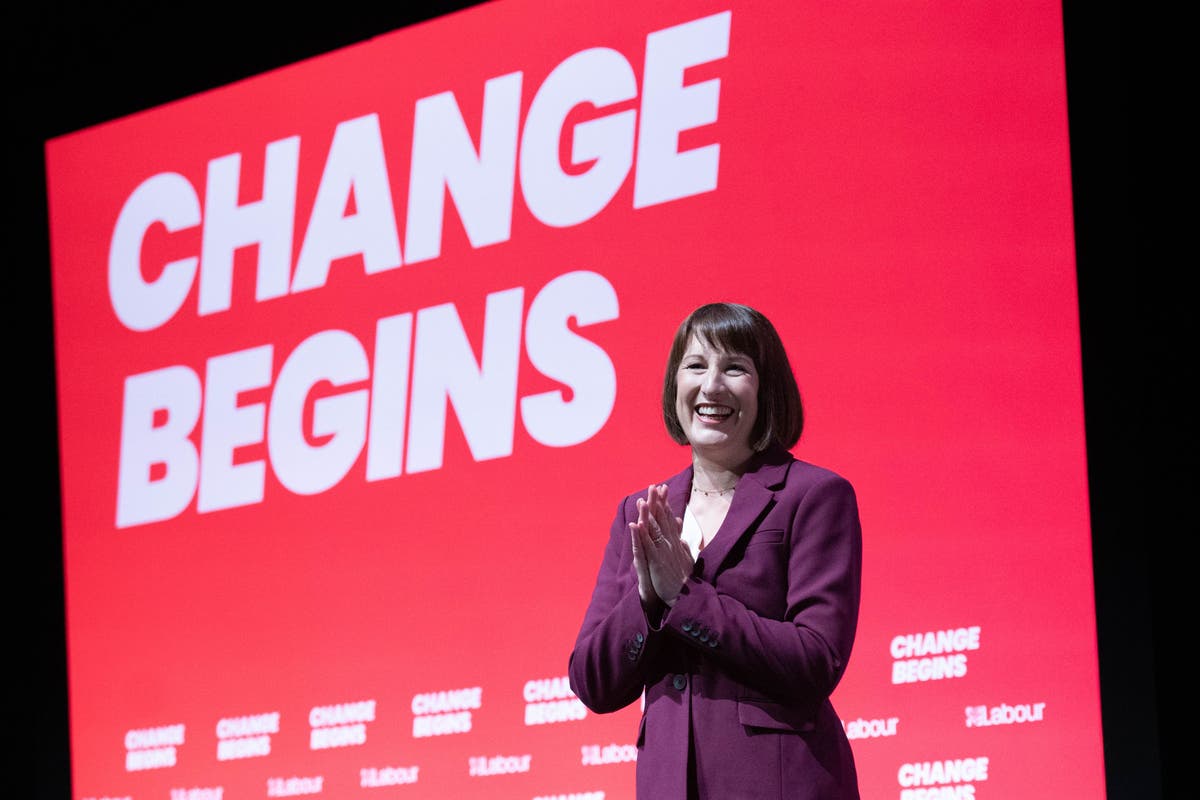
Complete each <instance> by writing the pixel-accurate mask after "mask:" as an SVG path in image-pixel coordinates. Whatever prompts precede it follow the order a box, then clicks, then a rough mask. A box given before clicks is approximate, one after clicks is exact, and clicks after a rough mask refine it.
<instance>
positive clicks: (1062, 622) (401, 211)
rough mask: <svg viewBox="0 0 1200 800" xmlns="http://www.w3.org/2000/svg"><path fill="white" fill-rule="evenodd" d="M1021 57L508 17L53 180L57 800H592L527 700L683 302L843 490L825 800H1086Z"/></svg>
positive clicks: (947, 30)
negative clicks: (753, 334)
mask: <svg viewBox="0 0 1200 800" xmlns="http://www.w3.org/2000/svg"><path fill="white" fill-rule="evenodd" d="M1062 49H1063V48H1062V27H1061V13H1060V9H1059V7H1058V5H1057V4H1056V3H1033V4H1025V5H1023V6H1021V7H1019V8H1014V7H1003V8H1001V7H997V6H995V5H994V4H989V3H967V4H962V3H928V4H917V5H913V4H907V3H903V4H884V5H879V4H862V5H859V4H837V5H836V6H834V7H829V6H828V5H827V4H798V5H796V6H789V7H787V8H786V9H784V8H772V9H767V8H765V7H763V4H753V3H723V4H714V3H708V2H688V3H659V4H651V5H647V4H635V3H622V4H618V5H616V6H614V5H613V4H612V3H603V4H602V3H585V4H578V3H577V4H569V5H565V6H561V7H560V6H557V5H550V6H547V5H546V4H540V3H533V2H518V1H515V0H514V1H513V2H508V1H507V0H506V2H500V3H493V4H487V5H484V6H479V7H476V8H472V9H469V10H467V11H464V12H461V13H457V14H453V15H450V16H448V17H444V18H441V19H438V20H434V21H433V22H430V23H427V24H422V25H417V26H414V27H412V28H407V29H404V30H401V31H397V32H395V33H391V34H388V35H384V36H380V37H378V38H375V39H372V40H370V41H368V42H365V43H363V44H361V45H357V46H354V47H350V48H347V49H345V50H341V51H338V52H335V53H331V54H328V55H325V56H322V57H319V58H315V59H312V60H309V61H305V62H302V63H299V64H295V65H291V66H288V67H285V68H283V69H279V70H275V71H273V72H270V73H267V74H264V75H261V76H258V77H254V78H251V79H249V80H246V81H242V82H240V83H237V84H234V85H231V86H228V87H225V88H222V89H219V90H216V91H212V92H208V93H205V94H203V95H199V96H196V97H191V98H187V99H185V100H181V101H178V102H175V103H171V104H168V105H165V106H162V107H159V108H155V109H152V110H150V111H147V112H144V113H140V114H135V115H133V116H130V117H126V118H124V119H120V120H116V121H114V122H111V123H107V124H104V125H99V126H96V127H94V128H90V129H87V130H84V131H80V132H78V133H75V134H71V135H67V136H63V137H61V138H58V139H55V140H53V141H51V142H49V143H48V145H47V171H48V176H47V181H48V192H49V202H50V215H51V216H50V222H51V239H52V261H53V283H54V299H55V319H56V337H57V339H56V341H57V358H58V370H59V418H60V425H59V428H60V438H61V463H62V482H63V498H64V500H63V503H64V518H63V524H64V540H65V568H66V588H67V615H68V649H69V677H70V704H71V741H72V763H73V770H74V781H73V783H74V787H75V794H76V797H77V798H88V799H92V798H95V799H96V800H99V798H126V797H128V798H139V799H141V798H164V797H169V798H171V800H207V799H208V798H221V797H224V798H240V797H264V796H267V797H278V796H293V795H302V794H316V793H320V794H326V795H334V796H337V797H384V796H389V797H390V796H395V797H430V798H444V797H461V796H484V797H496V798H547V797H560V796H566V797H581V798H582V797H588V798H599V797H606V798H609V799H610V800H612V798H624V797H631V796H632V776H633V764H632V761H631V758H632V744H633V740H634V736H635V734H636V726H637V718H638V714H639V713H640V711H639V709H638V708H637V706H636V704H635V706H633V707H630V708H628V709H626V710H624V711H622V712H619V713H616V714H613V715H608V716H597V715H594V714H591V713H585V712H584V710H583V708H582V706H580V705H579V704H578V703H577V701H575V700H574V699H573V697H572V696H571V695H570V694H569V690H566V689H565V687H564V683H565V677H564V676H565V674H566V659H567V655H568V653H569V650H570V647H571V645H572V642H573V640H574V636H575V633H576V630H577V626H578V624H579V622H580V621H581V619H582V614H583V611H584V607H585V604H586V602H587V599H588V597H589V595H590V591H591V587H592V582H593V579H594V576H595V570H596V568H597V567H598V565H599V559H600V556H601V550H602V548H603V545H604V543H605V539H606V536H607V531H608V526H609V522H610V521H611V516H612V513H613V511H614V509H615V507H616V503H617V500H618V499H619V498H620V497H621V496H623V495H624V494H626V493H628V492H630V491H634V490H637V489H638V488H639V487H641V486H644V485H646V484H647V483H649V482H650V481H653V480H660V479H662V478H665V477H666V476H668V475H670V474H673V473H674V472H676V471H678V470H679V469H680V468H682V467H683V466H684V465H685V464H686V461H687V457H688V456H687V452H686V450H685V449H683V448H680V447H678V446H677V445H675V444H674V443H672V442H671V441H670V439H669V438H668V437H667V435H666V433H665V431H664V430H663V427H662V423H661V420H660V418H659V411H658V391H659V385H660V380H661V373H662V369H663V364H664V362H665V358H666V349H667V345H668V343H669V340H670V337H671V335H672V333H673V331H674V328H675V325H676V324H677V323H678V322H679V321H680V319H682V317H683V316H684V315H686V313H687V312H688V311H689V310H691V309H692V308H693V307H695V306H696V305H698V304H700V303H703V302H708V301H711V300H718V299H723V300H733V301H738V302H745V303H748V304H750V305H753V306H755V307H757V308H759V309H760V310H762V311H763V312H764V313H766V314H767V316H768V317H770V318H771V319H772V320H773V321H774V322H775V324H776V326H777V327H778V328H779V330H780V333H781V334H782V336H783V338H784V341H785V343H786V345H787V347H788V351H789V354H790V357H791V359H792V362H793V366H794V367H795V370H796V373H797V377H798V381H799V384H800V388H801V392H802V395H803V397H804V399H805V404H806V410H807V412H808V425H807V428H806V431H805V435H804V438H803V439H802V440H801V442H800V444H799V445H798V446H797V447H796V448H795V453H796V454H797V456H799V457H800V458H804V459H806V460H810V461H814V462H816V463H819V464H822V465H824V466H827V467H830V468H833V469H835V470H837V471H838V472H841V473H842V474H844V475H845V476H846V477H848V478H849V479H850V480H851V482H852V483H853V484H854V485H855V487H856V489H857V491H858V495H859V500H860V504H861V512H862V520H863V528H864V548H865V557H864V576H863V584H864V594H863V607H862V615H861V619H860V626H859V634H858V639H857V642H856V645H855V650H854V653H853V656H852V658H851V662H850V667H849V671H848V673H847V675H846V678H845V680H844V681H843V683H842V685H841V686H840V687H839V689H838V690H837V694H836V695H835V698H834V701H835V706H836V707H837V709H838V711H839V712H840V714H841V716H842V718H843V720H844V721H845V723H846V725H847V729H848V732H849V733H850V735H851V737H852V739H853V741H852V743H853V746H854V750H855V754H856V757H857V760H858V765H859V771H860V776H861V784H862V788H863V793H864V796H865V797H897V798H901V800H923V799H924V798H932V797H938V798H942V797H947V796H951V795H952V796H954V797H956V798H964V797H968V798H969V797H977V798H1008V797H1016V796H1019V797H1025V798H1059V797H1063V796H1073V797H1099V796H1102V795H1103V792H1104V789H1103V765H1102V755H1101V750H1102V749H1101V733H1100V714H1099V686H1098V678H1097V660H1096V643H1095V622H1094V611H1093V604H1092V596H1093V595H1092V579H1091V574H1092V573H1091V561H1090V543H1089V542H1090V540H1089V521H1088V515H1087V485H1086V472H1085V448H1084V435H1083V405H1082V389H1081V375H1080V356H1079V325H1078V317H1077V304H1076V296H1075V272H1074V258H1073V242H1072V234H1071V230H1072V228H1071V222H1072V221H1071V212H1070V209H1071V204H1070V200H1071V197H1070V172H1069V158H1068V147H1067V144H1068V143H1067V124H1066V101H1065V80H1064V67H1063V52H1062ZM1064 764H1065V765H1070V768H1069V769H1064V768H1063V765H1064Z"/></svg>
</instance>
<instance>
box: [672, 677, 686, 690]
mask: <svg viewBox="0 0 1200 800" xmlns="http://www.w3.org/2000/svg"><path fill="white" fill-rule="evenodd" d="M671 685H672V686H674V687H675V688H676V689H678V690H679V691H681V692H682V691H683V688H684V687H685V686H687V676H686V675H676V676H675V678H674V680H672V681H671Z"/></svg>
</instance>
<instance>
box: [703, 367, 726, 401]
mask: <svg viewBox="0 0 1200 800" xmlns="http://www.w3.org/2000/svg"><path fill="white" fill-rule="evenodd" d="M701 388H702V389H704V393H705V394H706V395H709V396H712V395H714V394H720V392H721V391H722V390H723V389H724V388H725V381H724V376H723V375H722V374H721V370H719V369H710V370H708V372H706V373H704V383H703V384H701Z"/></svg>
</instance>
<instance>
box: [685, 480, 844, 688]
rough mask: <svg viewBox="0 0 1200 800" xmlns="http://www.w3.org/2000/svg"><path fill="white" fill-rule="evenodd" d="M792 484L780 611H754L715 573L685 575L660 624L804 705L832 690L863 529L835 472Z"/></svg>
mask: <svg viewBox="0 0 1200 800" xmlns="http://www.w3.org/2000/svg"><path fill="white" fill-rule="evenodd" d="M800 491H801V492H802V494H801V496H800V497H799V500H798V503H796V505H795V512H794V514H793V515H792V517H791V522H790V530H789V531H787V533H786V547H787V554H786V558H787V570H786V574H787V578H786V586H781V587H780V590H781V591H783V592H785V593H786V595H785V598H786V599H785V604H784V605H783V606H782V607H783V608H784V612H783V614H782V619H774V618H768V617H767V616H763V615H761V614H759V613H756V612H755V611H753V610H751V609H749V608H747V606H746V605H745V604H744V603H742V602H741V601H739V600H738V598H737V597H734V596H731V595H729V594H726V593H723V592H722V591H721V589H720V588H719V586H720V576H719V575H718V576H717V578H716V583H717V585H716V586H714V585H713V584H712V583H708V582H706V581H704V580H702V579H700V578H699V577H697V576H693V577H691V578H689V579H688V580H687V582H686V583H685V584H684V587H683V590H682V592H681V593H680V595H679V597H678V599H677V601H676V603H675V605H674V606H673V607H672V608H671V609H670V610H669V611H668V612H667V614H666V615H665V616H664V618H663V621H662V627H663V630H664V631H667V632H669V635H672V636H674V637H677V638H679V639H682V640H684V641H685V642H687V643H688V644H689V645H690V646H692V647H697V648H700V649H701V650H703V651H704V652H705V653H706V655H707V656H708V657H709V658H713V659H715V660H716V661H717V662H718V663H720V664H722V666H723V667H724V670H725V671H727V672H728V673H730V674H732V675H736V676H737V677H738V679H739V680H740V682H742V683H744V684H745V685H747V686H751V687H754V688H755V689H757V690H759V691H761V692H762V693H763V694H764V695H766V696H768V697H772V698H774V699H776V700H778V701H780V702H786V703H792V704H797V705H800V706H802V707H809V708H813V707H815V706H816V705H819V704H820V703H822V702H824V700H826V699H828V697H829V695H831V694H832V693H833V690H834V688H836V686H837V684H838V681H840V680H841V677H842V674H843V672H844V671H845V668H846V662H847V660H848V659H849V657H850V649H851V646H852V645H853V643H854V635H855V631H856V628H857V624H858V609H859V598H860V590H861V586H860V582H861V574H862V529H861V525H860V522H859V513H858V502H857V499H856V497H855V493H854V489H853V487H852V486H851V485H850V483H849V482H848V481H847V480H845V479H844V478H842V477H841V476H839V475H837V474H836V473H832V472H824V473H823V475H822V476H821V477H820V478H819V479H817V480H816V481H814V482H813V483H812V484H811V485H808V486H807V487H806V488H805V489H801V490H800ZM793 502H795V501H793ZM697 629H699V630H701V631H702V632H703V634H702V637H697V636H696V634H695V632H696V630H697ZM714 642H715V644H714Z"/></svg>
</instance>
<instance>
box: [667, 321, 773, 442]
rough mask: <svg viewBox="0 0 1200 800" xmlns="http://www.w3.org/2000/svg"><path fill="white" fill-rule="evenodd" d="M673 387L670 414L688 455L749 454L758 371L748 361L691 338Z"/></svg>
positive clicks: (747, 357)
mask: <svg viewBox="0 0 1200 800" xmlns="http://www.w3.org/2000/svg"><path fill="white" fill-rule="evenodd" d="M675 382H676V387H675V414H676V416H678V417H679V425H680V427H682V428H683V432H684V435H686V436H687V439H688V443H689V444H690V445H691V446H692V448H693V449H694V450H698V451H701V452H704V451H711V452H712V453H713V454H714V455H716V454H718V453H720V452H723V451H728V452H730V453H733V454H738V455H742V456H744V455H745V452H744V451H751V450H753V448H752V447H751V444H750V432H751V431H752V430H753V429H754V420H755V419H756V418H757V417H758V371H757V369H756V368H755V366H754V361H753V360H752V359H751V358H750V357H749V356H747V355H743V354H742V353H726V352H724V351H722V350H716V349H714V348H713V347H712V346H710V345H708V344H705V343H704V342H702V341H701V340H700V339H699V338H698V337H697V336H695V335H693V336H692V337H691V339H689V340H688V345H687V349H686V350H684V353H683V359H682V360H680V362H679V371H678V372H677V373H676V375H675Z"/></svg>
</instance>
